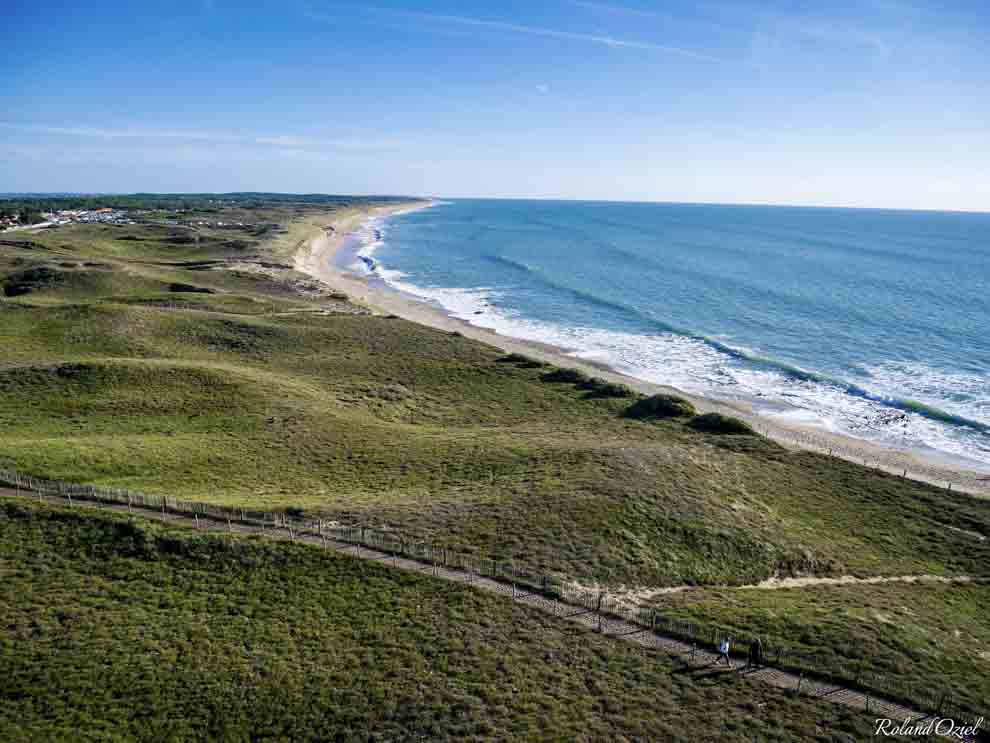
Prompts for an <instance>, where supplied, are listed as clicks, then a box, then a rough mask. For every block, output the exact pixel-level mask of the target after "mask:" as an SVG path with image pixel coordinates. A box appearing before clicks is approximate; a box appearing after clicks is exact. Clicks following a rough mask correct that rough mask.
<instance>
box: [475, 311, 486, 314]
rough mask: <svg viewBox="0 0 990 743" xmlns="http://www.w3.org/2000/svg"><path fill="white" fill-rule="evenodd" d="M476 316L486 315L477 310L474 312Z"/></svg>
mask: <svg viewBox="0 0 990 743" xmlns="http://www.w3.org/2000/svg"><path fill="white" fill-rule="evenodd" d="M474 314H476V315H484V314H485V313H484V312H482V311H481V310H475V311H474Z"/></svg>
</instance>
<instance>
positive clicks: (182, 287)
mask: <svg viewBox="0 0 990 743" xmlns="http://www.w3.org/2000/svg"><path fill="white" fill-rule="evenodd" d="M168 290H169V291H170V292H176V293H180V292H181V293H187V294H216V292H215V291H214V290H213V289H208V288H206V287H205V286H193V285H192V284H181V283H179V282H174V283H172V284H169V285H168Z"/></svg>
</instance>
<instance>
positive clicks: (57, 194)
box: [0, 189, 990, 214]
mask: <svg viewBox="0 0 990 743" xmlns="http://www.w3.org/2000/svg"><path fill="white" fill-rule="evenodd" d="M236 194H257V195H262V196H263V195H266V194H270V195H273V196H327V197H336V196H342V197H358V198H390V199H394V198H405V199H430V200H437V201H458V200H460V201H558V202H567V203H575V204H582V203H583V204H657V205H660V204H665V205H677V206H763V207H779V208H785V209H850V210H864V211H866V210H868V211H888V212H934V213H939V214H990V207H988V208H986V209H966V208H959V209H940V208H934V207H917V206H913V207H911V206H862V205H849V204H807V203H787V202H769V201H677V200H670V199H609V198H569V197H564V196H442V195H438V194H432V195H427V196H423V195H415V194H402V193H388V192H365V193H357V192H355V193H342V192H338V193H331V192H321V191H298V192H297V191H258V190H253V189H243V190H238V191H0V199H13V198H16V197H19V196H21V197H47V198H56V199H57V198H69V197H80V196H231V195H236Z"/></svg>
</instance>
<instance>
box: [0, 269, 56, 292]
mask: <svg viewBox="0 0 990 743" xmlns="http://www.w3.org/2000/svg"><path fill="white" fill-rule="evenodd" d="M63 283H65V276H64V274H63V273H62V272H61V271H58V270H56V269H53V268H50V267H49V266H36V267H35V268H29V269H26V270H24V271H18V272H17V273H14V274H11V275H10V276H8V277H7V278H6V280H5V281H4V283H3V294H4V295H6V296H8V297H19V296H21V295H23V294H30V293H31V292H33V291H38V290H41V289H51V288H53V287H56V286H59V285H61V284H63Z"/></svg>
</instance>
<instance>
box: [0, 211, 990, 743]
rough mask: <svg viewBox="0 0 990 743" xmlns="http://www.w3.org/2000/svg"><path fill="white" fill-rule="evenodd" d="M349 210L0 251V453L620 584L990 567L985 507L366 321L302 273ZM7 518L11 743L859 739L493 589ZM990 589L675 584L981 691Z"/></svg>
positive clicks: (400, 324)
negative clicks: (386, 529) (331, 737)
mask: <svg viewBox="0 0 990 743" xmlns="http://www.w3.org/2000/svg"><path fill="white" fill-rule="evenodd" d="M353 213H354V210H353V209H350V211H348V210H344V209H342V210H338V212H336V213H335V214H334V213H331V212H329V211H328V210H326V209H315V208H311V207H300V208H297V207H289V206H285V205H281V206H273V207H270V208H265V209H257V210H248V211H245V212H244V213H242V212H241V211H238V212H237V215H238V218H239V219H242V220H245V221H250V220H252V219H253V220H259V219H264V220H267V221H275V222H282V223H285V224H288V229H286V230H284V231H279V230H271V229H268V230H265V231H262V232H260V233H258V234H254V233H252V232H247V233H243V232H230V231H222V230H210V229H208V228H200V229H198V230H197V231H195V232H192V231H190V230H188V229H178V228H170V227H164V226H126V227H108V226H86V227H65V228H60V229H58V230H54V231H44V232H41V233H37V234H31V235H25V234H19V235H18V236H17V237H16V238H10V239H6V238H5V239H4V240H0V294H2V295H3V296H2V301H0V349H2V353H0V468H16V469H18V470H21V471H23V472H25V473H28V474H33V475H37V476H42V477H49V478H54V479H62V480H68V481H74V482H79V483H90V484H97V485H108V486H119V487H128V488H131V489H135V490H143V491H147V492H151V493H159V494H167V495H170V496H174V497H179V498H183V499H185V500H203V501H211V502H216V503H224V504H236V505H242V506H249V507H257V508H266V509H286V508H293V509H303V510H305V511H307V512H308V513H310V514H316V513H319V514H322V515H324V516H326V517H329V518H337V519H339V520H341V521H359V522H362V523H366V524H370V525H377V526H381V525H387V526H390V527H393V528H395V529H398V530H401V531H402V532H404V533H406V534H408V535H418V536H420V537H422V538H425V539H431V540H433V541H434V542H435V543H437V544H443V545H446V546H448V547H451V548H455V549H458V550H462V551H475V552H477V553H480V554H483V555H485V556H494V557H498V558H500V559H511V560H514V561H516V562H517V563H521V564H525V565H526V566H528V567H531V568H536V569H544V570H554V571H560V572H563V573H564V574H566V575H568V576H571V577H573V578H575V579H577V580H578V581H580V582H582V583H584V584H604V585H605V586H606V587H610V588H614V589H617V590H620V589H622V590H625V589H631V590H636V589H639V588H643V587H646V588H650V587H656V586H662V585H679V584H683V583H692V584H699V585H712V584H730V585H731V584H741V583H751V582H756V581H759V580H762V579H765V578H767V577H770V576H772V575H776V574H784V575H788V574H817V575H835V574H846V573H853V574H857V575H861V576H868V575H904V574H920V573H934V574H942V575H955V574H970V575H986V574H988V573H990V544H988V542H987V540H986V539H980V536H981V535H987V534H990V502H987V501H980V500H977V499H971V498H967V497H964V496H958V495H950V494H947V493H946V492H944V491H942V490H939V489H937V488H933V487H929V486H926V485H922V484H918V483H914V482H910V481H904V480H901V479H898V478H896V477H892V476H888V475H884V474H880V473H877V472H875V471H873V470H869V469H865V468H863V467H859V466H857V465H855V464H852V463H849V462H845V461H842V460H837V459H831V458H828V457H825V456H821V455H817V454H812V453H807V452H792V451H788V450H785V449H783V448H781V447H780V446H778V445H776V444H774V443H772V442H770V441H767V440H765V439H763V438H761V437H759V436H756V435H753V434H751V433H749V432H746V431H745V430H742V429H741V430H740V432H738V433H733V434H725V433H723V432H722V431H724V430H725V429H726V425H725V422H724V421H709V420H705V421H700V422H699V421H698V419H692V418H691V417H690V416H691V413H692V411H690V410H688V409H681V408H679V407H678V406H677V405H673V406H672V407H671V405H669V404H665V405H661V406H659V407H657V406H656V405H642V404H640V407H638V408H636V409H634V410H633V411H632V412H630V408H631V407H632V406H635V405H637V404H638V403H639V398H638V397H622V396H617V395H621V394H624V393H623V391H622V390H619V389H612V388H608V389H606V388H598V389H592V388H589V385H588V384H586V380H584V379H583V378H582V377H580V375H573V374H568V373H557V372H555V371H554V370H552V369H547V368H545V367H541V366H540V365H538V364H534V363H528V362H527V360H526V359H522V358H518V357H510V358H506V357H504V356H503V355H502V354H501V353H500V352H498V351H497V350H495V349H493V348H490V347H487V346H484V345H482V344H479V343H477V342H474V341H471V340H468V339H466V338H464V337H461V336H459V335H457V334H448V333H444V332H440V331H436V330H432V329H430V328H426V327H422V326H418V325H414V324H411V323H408V322H405V321H403V320H399V319H395V318H388V317H382V316H374V315H369V314H367V313H366V312H365V313H364V314H356V313H358V312H359V311H361V310H360V309H359V308H356V307H355V306H354V305H351V304H349V303H348V302H347V301H346V298H343V297H341V296H339V295H335V294H333V293H332V292H329V291H326V290H322V289H321V288H320V287H319V286H318V285H316V284H315V283H314V282H313V281H312V280H311V279H309V278H308V277H305V276H301V275H299V274H297V273H296V272H295V271H293V270H292V269H291V268H289V265H290V263H291V255H292V253H293V252H294V251H295V250H296V249H298V247H299V246H300V245H301V244H302V241H303V240H304V239H305V238H306V237H308V236H311V235H312V234H313V233H314V230H316V229H318V228H319V227H320V226H323V225H326V224H327V223H328V222H330V221H331V220H332V219H334V218H335V217H339V216H341V215H342V214H353ZM667 408H671V410H673V411H674V414H675V416H676V417H667V416H668V413H670V410H667ZM0 530H2V538H0V550H2V554H3V556H4V557H3V560H4V562H3V563H2V568H3V572H4V574H5V580H4V582H3V584H2V585H3V588H2V590H3V591H4V594H3V597H4V601H3V602H0V626H2V627H4V628H5V629H4V630H3V631H2V632H0V643H2V644H0V648H2V653H3V655H2V658H0V662H2V663H3V667H0V674H3V677H4V678H13V679H15V683H14V684H13V685H10V684H8V685H7V686H5V687H4V688H6V689H9V691H7V692H5V693H6V694H7V696H6V698H5V699H4V702H5V703H4V704H2V705H0V726H6V732H7V733H9V734H6V735H3V734H2V733H3V732H4V730H3V729H2V728H0V737H2V738H3V739H10V740H17V739H28V738H37V737H58V735H59V734H61V733H60V731H66V730H70V729H73V726H78V727H79V728H80V729H84V730H87V731H94V732H92V736H93V737H99V731H118V732H117V733H115V734H118V735H120V736H121V737H122V738H126V737H128V731H134V730H138V729H141V730H150V731H162V732H166V731H174V734H175V736H177V739H178V738H188V737H201V738H202V737H207V736H209V735H224V734H229V737H230V738H231V739H238V738H240V737H243V731H244V730H247V729H248V728H249V727H250V728H252V729H259V730H263V731H266V734H269V735H271V736H275V737H279V736H281V737H286V738H293V737H297V736H298V737H311V736H312V735H314V734H315V733H314V731H317V730H324V729H326V728H327V726H333V727H335V728H336V729H340V730H343V731H345V733H344V735H343V737H344V738H345V739H346V738H353V737H358V736H359V735H360V736H362V737H364V738H367V737H368V734H369V733H372V734H377V735H381V736H384V737H389V736H392V737H394V736H395V735H397V732H396V731H400V730H401V731H406V730H416V731H422V733H423V735H426V736H427V737H436V738H443V737H455V736H458V735H464V736H476V737H481V736H493V735H494V736H510V735H515V736H522V737H530V736H536V737H541V736H542V737H554V736H555V734H556V733H558V732H559V735H557V736H556V737H559V738H568V739H569V738H573V737H581V736H582V735H585V736H586V737H588V738H602V737H605V736H606V735H609V736H611V735H618V736H619V737H629V738H635V737H637V736H638V737H650V738H677V737H678V736H680V737H683V738H685V739H687V738H690V739H699V738H706V737H707V738H710V737H715V736H717V735H721V736H726V737H730V738H731V737H733V736H735V737H740V738H747V739H751V738H759V739H766V738H780V739H787V738H788V737H795V736H798V737H800V735H803V734H805V733H808V731H813V732H812V733H810V734H818V735H820V736H822V737H829V736H831V737H833V738H834V739H841V738H842V736H843V735H846V734H847V733H849V732H850V731H851V730H852V727H843V725H853V723H844V722H841V721H840V722H839V723H835V724H838V727H831V725H832V724H833V723H834V721H832V722H830V723H829V725H830V727H827V728H826V727H824V726H823V725H822V724H821V720H822V719H823V715H824V714H825V713H823V712H822V709H823V708H820V707H816V706H814V705H811V704H810V703H808V702H804V701H795V700H788V699H785V698H783V697H782V696H780V695H776V694H773V693H770V692H767V691H765V690H757V689H753V688H750V687H748V686H736V685H734V683H735V682H733V683H727V682H725V681H722V680H720V679H719V678H717V677H716V678H712V679H701V680H699V679H687V678H684V677H683V676H679V675H671V674H669V673H668V672H667V671H663V670H659V669H658V668H656V667H654V666H653V665H650V664H646V665H644V664H642V663H641V662H640V659H639V657H638V656H635V655H634V654H632V651H631V650H628V649H624V648H621V647H613V645H612V644H609V643H604V642H601V641H599V640H598V639H596V638H593V637H590V636H587V637H586V636H583V635H582V636H580V637H574V636H570V635H567V633H566V632H565V631H564V630H563V629H561V628H559V627H556V626H555V625H553V624H552V622H550V621H549V620H547V619H546V618H543V617H538V616H535V615H531V614H528V613H526V612H525V610H524V609H522V608H520V607H515V606H512V605H511V604H503V602H499V601H498V600H497V599H495V598H487V597H483V596H479V595H475V594H474V593H472V592H470V591H456V590H453V589H451V588H448V587H444V588H440V587H439V586H438V585H437V584H435V583H433V582H431V581H428V580H422V579H414V578H411V577H408V576H401V575H393V574H391V573H388V572H386V571H383V570H377V569H373V568H369V567H362V566H360V565H357V564H355V563H351V562H349V561H347V560H340V559H337V560H334V559H332V558H328V557H325V556H322V555H314V554H313V553H312V552H311V551H307V550H305V549H303V548H297V547H292V546H283V545H279V546H264V545H245V544H243V543H239V542H238V543H236V545H235V544H234V543H231V542H226V541H224V542H223V543H215V542H210V541H203V540H200V539H197V538H194V537H177V536H169V537H167V538H166V537H165V536H164V535H162V534H160V533H159V532H157V531H155V530H154V529H153V528H152V527H133V526H125V525H123V524H122V523H121V522H117V521H114V520H109V521H108V520H106V519H103V517H99V518H97V517H93V518H89V517H86V518H83V517H80V516H69V515H66V514H64V513H62V514H60V513H52V512H49V511H46V510H44V509H43V510H42V511H35V510H33V509H30V508H29V509H28V510H27V511H24V510H18V509H13V510H11V509H9V508H7V509H6V510H5V511H4V514H3V516H2V518H0ZM231 545H234V546H231ZM8 575H9V576H13V578H12V579H11V580H8V579H7V576H8ZM369 580H370V581H371V585H373V586H374V590H369V588H368V585H369V583H368V581H369ZM908 593H910V595H908ZM985 594H986V591H985V589H984V588H975V587H959V586H945V587H936V586H931V585H918V586H911V587H896V588H895V587H892V586H891V587H870V588H865V589H863V588H856V589H852V588H850V589H848V590H847V589H844V588H843V589H835V588H828V589H821V590H809V589H804V590H802V591H794V592H790V591H786V592H785V591H777V592H764V593H760V592H753V591H746V592H742V591H739V592H733V591H725V590H721V589H712V590H707V591H703V592H700V593H690V594H680V595H677V596H674V597H670V599H669V600H668V599H667V597H665V598H664V600H663V601H662V602H661V603H660V606H661V608H662V609H664V610H665V611H666V612H667V613H676V614H679V615H681V616H685V617H690V618H695V619H702V620H705V621H708V622H712V623H716V624H721V625H722V626H724V627H726V628H728V629H732V630H736V631H740V632H742V631H743V630H747V631H748V633H749V634H753V633H755V632H760V633H763V634H765V635H766V636H768V637H774V638H781V639H784V640H786V641H789V642H798V643H800V644H802V645H804V646H805V647H807V648H812V649H816V650H818V651H821V652H823V653H830V654H832V655H833V656H835V657H837V658H840V659H841V658H845V659H854V658H855V657H856V654H857V653H863V654H868V655H869V657H868V662H869V663H870V664H872V667H875V668H877V669H880V670H885V671H887V672H890V673H893V674H898V675H900V676H902V677H904V678H913V679H919V678H923V679H926V680H927V681H929V682H930V684H929V685H930V686H944V687H946V688H951V689H953V690H954V691H955V692H956V693H958V694H960V695H962V696H963V697H965V698H966V699H969V700H971V701H974V700H975V701H978V700H979V697H980V695H981V694H982V696H983V697H984V698H985V697H986V694H985V688H984V685H985V684H984V681H983V679H985V678H986V676H987V674H986V672H985V669H984V668H983V666H982V665H980V664H981V663H982V664H984V665H985V659H982V655H981V656H979V658H980V659H979V660H975V661H974V660H973V658H972V654H970V655H969V656H967V655H966V653H967V648H969V649H970V653H972V652H977V651H974V650H973V648H974V647H979V648H982V647H983V646H984V645H985V644H986V643H987V642H988V640H990V635H988V632H987V628H986V624H985V621H984V619H983V618H982V615H981V614H980V612H979V611H977V609H976V607H977V606H978V605H983V604H985V599H986V598H987V597H986V595H985ZM885 602H895V603H897V605H898V606H899V607H906V612H907V613H903V612H901V610H900V609H898V610H897V611H895V612H893V613H892V611H891V610H889V608H888V609H884V608H883V607H882V605H883V604H884V603H885ZM877 614H882V615H883V616H885V617H891V618H892V619H891V621H890V622H887V621H885V620H881V619H879V618H878V616H877ZM874 620H875V621H874ZM121 639H124V640H126V641H124V642H121ZM979 652H982V651H979ZM148 658H151V659H153V660H151V661H149V660H148ZM534 658H535V659H540V658H542V659H543V662H542V663H534V662H533V659H534ZM967 661H969V662H967ZM974 664H975V665H974ZM406 669H413V670H414V671H415V673H412V672H410V671H409V670H406ZM53 689H58V690H60V691H59V692H58V694H55V695H54V696H52V694H53V692H52V690H53ZM204 689H206V690H207V692H206V693H205V694H204V693H203V690H204ZM334 689H336V690H338V691H332V690H334ZM197 695H198V696H197ZM49 697H51V699H49ZM199 698H202V699H203V700H205V701H203V702H202V704H201V705H200V706H199V707H196V706H195V704H194V700H195V699H199ZM39 699H45V701H44V702H39ZM118 699H119V700H126V703H124V702H118V701H115V700H118ZM744 699H745V700H748V701H743V700H744ZM220 710H224V714H219V711H220ZM712 710H717V713H716V714H714V715H713V713H712ZM831 714H837V713H835V712H832V713H831ZM376 719H377V720H378V721H377V722H376V721H375V720H376ZM754 719H758V720H760V722H754V721H753V720H754ZM771 721H773V722H771ZM799 721H800V722H799ZM217 725H220V726H221V728H217V727H216V726H217ZM753 725H757V726H760V727H758V729H757V728H752V727H751V726H753ZM224 726H226V727H224ZM697 726H701V727H700V728H699V727H697ZM799 730H800V731H801V732H800V734H799V732H798V731H799ZM534 731H535V732H534ZM857 732H861V731H857ZM847 737H848V735H847Z"/></svg>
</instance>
